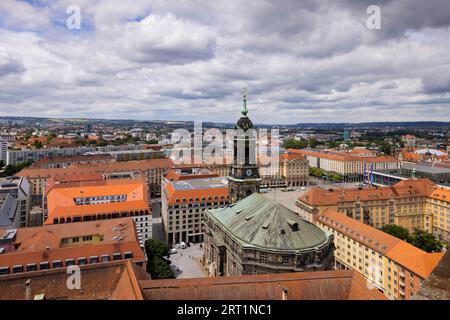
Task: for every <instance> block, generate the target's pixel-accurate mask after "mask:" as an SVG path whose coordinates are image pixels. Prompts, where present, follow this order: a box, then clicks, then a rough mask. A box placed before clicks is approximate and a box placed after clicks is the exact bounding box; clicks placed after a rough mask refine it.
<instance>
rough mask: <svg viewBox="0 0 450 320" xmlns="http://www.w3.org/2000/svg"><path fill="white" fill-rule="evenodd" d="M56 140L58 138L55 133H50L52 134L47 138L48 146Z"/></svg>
mask: <svg viewBox="0 0 450 320" xmlns="http://www.w3.org/2000/svg"><path fill="white" fill-rule="evenodd" d="M54 138H56V134H55V133H54V132H52V133H50V134H49V135H48V136H47V144H49V143H50V141H52V140H53V139H54Z"/></svg>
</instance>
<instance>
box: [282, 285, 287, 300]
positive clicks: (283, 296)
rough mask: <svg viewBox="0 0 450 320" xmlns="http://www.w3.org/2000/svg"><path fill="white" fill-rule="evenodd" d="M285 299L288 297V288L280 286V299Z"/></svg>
mask: <svg viewBox="0 0 450 320" xmlns="http://www.w3.org/2000/svg"><path fill="white" fill-rule="evenodd" d="M287 299H288V289H287V288H281V300H287Z"/></svg>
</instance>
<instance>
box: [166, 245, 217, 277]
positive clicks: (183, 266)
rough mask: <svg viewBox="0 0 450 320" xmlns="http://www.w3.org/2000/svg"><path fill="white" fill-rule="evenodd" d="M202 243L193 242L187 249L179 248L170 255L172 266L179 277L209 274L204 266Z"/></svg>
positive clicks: (205, 275)
mask: <svg viewBox="0 0 450 320" xmlns="http://www.w3.org/2000/svg"><path fill="white" fill-rule="evenodd" d="M200 246H201V244H200V243H195V244H192V243H191V246H190V247H187V248H186V249H177V251H178V252H177V253H174V254H171V255H170V262H171V265H170V267H171V268H172V270H173V272H174V273H175V276H176V277H177V279H184V278H206V277H207V276H208V275H207V273H206V271H205V269H204V268H203V266H202V263H201V259H202V256H203V249H202V248H201V247H200Z"/></svg>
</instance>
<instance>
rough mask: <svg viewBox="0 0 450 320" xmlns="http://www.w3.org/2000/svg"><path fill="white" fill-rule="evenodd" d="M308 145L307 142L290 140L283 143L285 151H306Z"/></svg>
mask: <svg viewBox="0 0 450 320" xmlns="http://www.w3.org/2000/svg"><path fill="white" fill-rule="evenodd" d="M307 145H308V142H307V141H304V140H297V139H294V138H289V139H287V140H286V141H284V143H283V148H285V149H304V148H306V146H307Z"/></svg>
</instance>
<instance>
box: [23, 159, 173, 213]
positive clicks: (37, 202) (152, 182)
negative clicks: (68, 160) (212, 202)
mask: <svg viewBox="0 0 450 320" xmlns="http://www.w3.org/2000/svg"><path fill="white" fill-rule="evenodd" d="M171 166H172V161H171V160H170V159H166V158H164V159H148V160H141V161H128V162H113V163H100V164H98V163H97V164H92V165H89V166H87V165H72V166H70V167H67V168H51V169H46V168H42V169H41V168H36V169H35V168H26V169H24V170H22V171H20V172H19V173H18V174H17V175H18V176H21V177H26V178H27V179H28V181H29V182H30V190H31V192H30V194H31V207H34V206H41V207H43V206H44V204H45V202H46V201H45V188H46V186H47V184H48V181H49V178H50V177H65V176H89V175H98V174H105V173H121V172H122V173H123V172H136V171H140V172H143V173H144V175H145V180H146V182H147V184H148V190H149V195H150V197H151V196H155V195H156V196H158V195H159V194H160V192H161V180H162V177H163V176H164V175H165V174H166V173H167V171H168V169H169V168H170V167H171Z"/></svg>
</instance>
